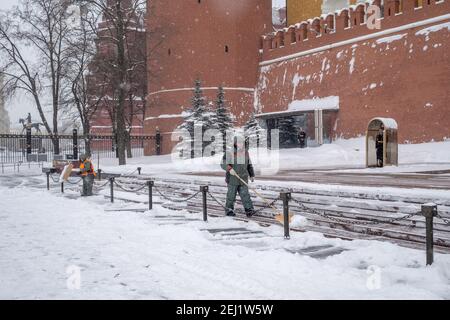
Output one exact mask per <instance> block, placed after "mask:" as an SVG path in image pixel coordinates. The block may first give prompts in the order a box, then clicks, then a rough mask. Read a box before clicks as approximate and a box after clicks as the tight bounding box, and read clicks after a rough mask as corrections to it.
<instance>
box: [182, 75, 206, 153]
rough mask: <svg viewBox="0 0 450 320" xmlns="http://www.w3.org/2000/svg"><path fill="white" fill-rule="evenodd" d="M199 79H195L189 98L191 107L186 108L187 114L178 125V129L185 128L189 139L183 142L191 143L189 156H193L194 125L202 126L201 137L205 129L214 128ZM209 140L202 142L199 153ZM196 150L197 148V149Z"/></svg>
mask: <svg viewBox="0 0 450 320" xmlns="http://www.w3.org/2000/svg"><path fill="white" fill-rule="evenodd" d="M201 87H202V86H201V82H200V80H196V81H195V88H194V96H193V97H192V99H191V108H190V109H188V110H187V112H188V115H187V116H186V117H185V118H184V122H183V123H182V124H181V125H180V126H179V127H178V129H184V130H186V131H187V132H188V133H189V135H190V139H189V140H185V141H183V143H190V145H191V158H193V157H194V155H195V152H194V146H195V144H194V132H195V128H196V127H200V126H201V128H202V137H203V135H204V133H205V131H206V130H208V129H212V128H215V124H214V117H213V113H212V112H211V110H210V108H208V106H207V103H206V99H205V97H204V96H203V92H202V89H201ZM209 144H210V142H205V141H204V142H203V144H202V150H201V154H203V150H204V149H205V147H206V146H207V145H209ZM197 151H198V150H197ZM197 153H200V152H197Z"/></svg>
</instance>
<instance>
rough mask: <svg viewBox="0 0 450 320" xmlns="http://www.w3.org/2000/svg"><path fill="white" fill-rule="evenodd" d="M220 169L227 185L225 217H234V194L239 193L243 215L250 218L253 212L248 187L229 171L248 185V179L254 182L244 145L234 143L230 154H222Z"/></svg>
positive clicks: (253, 173) (250, 163)
mask: <svg viewBox="0 0 450 320" xmlns="http://www.w3.org/2000/svg"><path fill="white" fill-rule="evenodd" d="M221 167H222V169H223V170H225V171H226V177H225V181H226V183H227V184H228V192H227V201H226V204H225V207H226V209H225V214H226V215H227V216H235V215H236V214H235V213H234V203H235V201H236V194H237V193H239V196H240V197H241V200H242V203H243V205H244V209H245V214H246V215H247V217H251V216H252V215H253V214H254V212H255V210H254V208H253V202H252V199H251V198H250V193H249V191H248V187H247V186H246V185H245V183H244V182H242V181H241V180H240V179H239V178H238V177H237V176H235V175H233V174H231V173H230V171H231V170H234V172H235V173H236V174H237V175H238V176H239V177H240V178H241V179H242V180H244V181H245V182H246V183H248V180H249V178H250V180H251V181H252V182H253V181H254V178H255V171H254V169H253V165H252V162H251V161H250V156H249V153H248V150H247V148H246V146H245V143H242V144H239V143H237V142H235V143H234V146H233V152H232V154H230V152H227V153H225V154H224V156H223V159H222V164H221ZM234 172H233V173H234Z"/></svg>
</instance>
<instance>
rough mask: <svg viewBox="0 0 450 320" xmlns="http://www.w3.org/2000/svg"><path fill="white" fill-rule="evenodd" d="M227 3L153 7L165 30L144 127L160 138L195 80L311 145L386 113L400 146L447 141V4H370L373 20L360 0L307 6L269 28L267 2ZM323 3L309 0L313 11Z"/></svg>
mask: <svg viewBox="0 0 450 320" xmlns="http://www.w3.org/2000/svg"><path fill="white" fill-rule="evenodd" d="M152 2H153V3H156V4H158V1H152ZM226 2H227V1H217V2H216V1H214V0H209V1H198V0H195V1H194V0H192V1H183V4H176V2H175V1H174V2H173V3H172V4H170V5H169V4H166V6H163V5H162V1H161V3H160V5H161V6H158V5H157V8H156V9H155V14H156V16H157V17H159V18H157V19H154V20H153V23H156V24H157V25H158V27H162V28H163V29H164V30H165V32H164V33H163V34H162V35H161V38H160V39H159V40H162V39H164V41H162V42H161V43H163V44H162V45H161V47H160V49H159V50H158V51H157V54H150V60H149V73H152V72H153V73H156V76H157V80H156V81H154V80H152V79H151V78H150V77H149V99H148V105H149V108H148V112H147V113H148V114H149V115H150V116H149V117H148V118H147V121H146V123H145V130H146V132H149V133H151V132H154V130H155V129H156V128H158V129H160V130H161V131H162V132H164V134H166V135H168V136H169V138H168V139H170V134H171V132H172V131H173V130H174V129H175V128H176V126H177V125H178V124H179V123H181V121H182V120H183V118H182V110H183V107H184V106H189V99H190V97H191V96H192V87H193V85H192V83H193V82H194V80H195V79H196V78H200V79H201V80H203V81H204V87H205V93H206V94H207V95H209V96H211V97H212V96H213V95H215V87H217V86H218V85H220V84H223V85H224V86H225V87H228V88H229V89H228V90H227V91H226V94H227V95H226V98H227V100H228V101H229V102H230V105H231V111H232V112H233V114H234V115H235V116H236V118H237V119H239V121H238V123H237V125H241V124H242V123H243V122H245V121H246V120H247V118H248V114H249V113H250V112H251V111H253V110H255V111H256V112H257V114H258V118H259V119H260V121H261V123H262V125H264V126H265V127H267V128H268V129H271V128H278V127H279V126H281V125H286V124H288V125H291V126H292V127H293V128H296V129H298V128H303V129H304V130H305V131H306V133H307V135H308V138H309V142H310V143H312V144H322V143H327V142H331V141H332V140H334V139H336V138H352V137H357V136H360V135H364V134H365V132H366V129H367V124H368V123H369V121H370V119H372V118H374V117H386V118H394V119H395V120H396V121H397V123H398V125H399V130H398V133H399V136H398V140H399V142H400V143H407V142H411V143H420V142H427V141H432V140H435V141H440V140H443V139H446V138H449V137H450V130H449V128H450V113H449V112H448V111H449V110H448V101H449V99H450V91H449V90H448V88H449V87H450V68H448V66H449V65H450V0H440V1H436V0H426V1H417V0H401V1H400V0H385V1H381V0H374V1H371V2H370V3H372V2H373V4H374V5H376V6H377V7H378V8H380V11H381V18H379V19H378V17H376V16H374V14H373V13H371V12H368V8H369V2H367V3H365V2H364V3H356V1H350V2H349V3H353V2H355V3H356V4H354V5H351V6H350V7H348V8H341V7H340V6H341V5H342V4H338V2H336V3H337V4H336V6H338V7H339V8H338V9H339V10H335V9H336V7H333V8H331V9H326V10H329V13H328V14H325V15H324V14H322V15H321V16H317V17H316V18H314V17H311V14H314V13H315V12H316V11H314V10H316V9H317V8H318V5H319V4H317V7H316V8H315V9H311V11H310V13H308V14H306V16H308V17H309V18H308V19H307V20H303V21H302V20H299V19H297V20H296V22H295V24H292V20H291V25H290V26H289V27H288V28H285V29H282V30H278V31H276V32H268V33H265V32H264V30H268V29H270V28H272V26H268V25H267V21H270V11H271V9H270V1H267V3H266V2H264V6H262V4H261V3H262V2H261V1H255V3H256V2H257V3H258V4H255V3H253V4H252V5H250V6H249V7H248V8H247V7H245V5H243V6H244V7H245V8H247V9H244V10H240V9H242V8H239V6H238V7H236V8H234V9H235V11H233V10H232V9H230V8H231V7H233V5H232V3H234V1H230V5H229V6H227V5H226V4H227V3H226ZM249 2H252V1H249ZM294 2H295V0H288V10H287V11H288V19H289V8H290V7H289V5H292V3H294ZM299 2H301V1H297V3H299ZM308 2H309V1H308ZM313 2H314V1H313ZM309 3H312V2H309ZM318 3H319V2H318ZM220 4H224V5H223V6H221V5H220ZM329 4H330V2H328V1H320V8H326V6H327V5H329ZM167 6H169V7H170V8H167ZM168 9H169V10H168ZM150 10H151V8H150ZM158 10H159V11H158ZM291 10H292V9H291ZM322 10H323V9H322ZM242 12H245V14H244V16H245V17H241V14H242ZM322 12H323V11H321V13H322ZM180 16H183V17H184V18H183V19H181V18H180ZM375 18H377V19H375ZM374 21H375V22H380V24H379V25H377V24H373V22H374ZM372 24H373V25H372ZM237 26H242V27H240V28H237ZM149 28H150V29H151V28H155V26H153V25H152V24H151V23H150V24H149ZM258 33H259V34H260V37H255V36H256V35H258ZM244 39H245V40H244ZM258 39H262V41H258ZM166 40H167V41H166ZM155 41H156V40H155ZM261 42H262V44H261ZM149 43H150V44H151V43H152V40H151V39H149ZM243 44H245V45H243ZM258 45H262V47H258ZM227 47H228V50H229V51H228V52H227V49H226V48H227ZM255 79H256V82H254V83H253V81H255ZM165 139H166V140H165V141H166V142H165V144H164V145H163V153H169V152H170V151H171V146H172V145H173V144H170V143H167V138H165ZM281 143H282V144H283V141H282V142H281ZM310 145H311V144H310Z"/></svg>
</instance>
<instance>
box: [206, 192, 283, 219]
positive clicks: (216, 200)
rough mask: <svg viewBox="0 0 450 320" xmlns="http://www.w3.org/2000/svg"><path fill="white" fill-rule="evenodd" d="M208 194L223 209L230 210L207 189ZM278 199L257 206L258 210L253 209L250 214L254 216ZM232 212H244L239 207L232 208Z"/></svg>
mask: <svg viewBox="0 0 450 320" xmlns="http://www.w3.org/2000/svg"><path fill="white" fill-rule="evenodd" d="M208 195H209V197H210V198H211V199H213V200H214V201H215V202H216V203H217V204H218V205H220V206H221V207H222V208H223V209H224V210H225V211H227V210H231V209H230V208H227V207H225V206H224V205H223V203H222V202H220V201H219V200H218V199H217V198H216V197H215V196H214V195H213V194H212V193H211V192H209V191H208ZM278 200H280V199H279V198H276V199H274V200H273V201H272V202H271V203H267V204H265V205H264V206H263V207H261V208H259V209H258V210H255V211H253V214H252V216H255V215H257V214H259V213H261V212H262V211H263V210H265V209H267V208H270V207H272V206H273V205H274V204H275V203H276V202H277V201H278ZM233 211H234V212H238V213H242V214H245V211H242V210H240V209H233Z"/></svg>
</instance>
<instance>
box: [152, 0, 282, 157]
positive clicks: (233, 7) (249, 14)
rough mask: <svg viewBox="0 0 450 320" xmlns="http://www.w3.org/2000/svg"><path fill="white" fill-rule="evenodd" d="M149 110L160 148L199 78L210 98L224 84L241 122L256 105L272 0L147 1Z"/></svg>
mask: <svg viewBox="0 0 450 320" xmlns="http://www.w3.org/2000/svg"><path fill="white" fill-rule="evenodd" d="M147 11H148V15H149V17H148V19H147V22H148V24H147V29H148V30H149V39H148V48H149V51H148V52H149V55H148V79H149V81H148V92H149V94H148V100H147V101H148V109H147V113H146V114H147V118H146V123H145V132H146V133H147V134H150V135H153V134H154V133H155V132H156V130H159V131H160V132H161V134H162V135H163V143H164V145H163V152H165V153H168V152H170V151H171V148H172V147H173V146H174V144H175V142H173V141H171V135H172V132H173V130H174V128H176V127H177V126H178V125H179V124H181V123H182V121H183V111H184V110H185V109H187V108H189V107H190V99H191V98H192V91H193V88H194V82H195V80H196V79H199V80H200V81H201V83H202V89H203V92H204V94H205V96H206V97H207V99H208V100H210V101H212V100H214V99H215V97H216V95H217V89H218V87H219V86H223V87H224V90H225V95H226V99H227V105H228V106H229V107H230V109H231V111H232V113H233V114H234V115H235V117H236V125H242V124H243V123H245V121H246V120H247V118H248V116H249V115H250V113H251V112H252V111H253V110H254V96H255V85H256V82H257V79H258V63H259V61H260V49H261V45H262V43H261V35H262V34H264V33H267V32H272V31H273V27H272V1H271V0H246V1H235V0H186V1H165V0H152V1H148V8H147Z"/></svg>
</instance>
